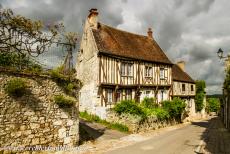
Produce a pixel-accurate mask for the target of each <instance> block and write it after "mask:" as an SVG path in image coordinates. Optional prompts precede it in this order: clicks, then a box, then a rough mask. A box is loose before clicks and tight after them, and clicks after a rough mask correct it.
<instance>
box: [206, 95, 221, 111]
mask: <svg viewBox="0 0 230 154" xmlns="http://www.w3.org/2000/svg"><path fill="white" fill-rule="evenodd" d="M219 109H220V101H219V99H218V98H208V99H207V111H208V112H218V111H219Z"/></svg>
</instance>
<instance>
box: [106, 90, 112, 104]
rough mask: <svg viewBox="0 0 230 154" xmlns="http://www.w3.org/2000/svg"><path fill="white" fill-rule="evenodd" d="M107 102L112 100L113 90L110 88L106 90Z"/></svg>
mask: <svg viewBox="0 0 230 154" xmlns="http://www.w3.org/2000/svg"><path fill="white" fill-rule="evenodd" d="M107 102H108V103H112V102H113V90H112V89H108V90H107Z"/></svg>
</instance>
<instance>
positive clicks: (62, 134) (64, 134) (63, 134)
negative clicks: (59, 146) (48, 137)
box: [58, 128, 66, 138]
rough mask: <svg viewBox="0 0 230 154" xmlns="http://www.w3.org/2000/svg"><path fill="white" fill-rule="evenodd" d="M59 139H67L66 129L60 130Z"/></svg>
mask: <svg viewBox="0 0 230 154" xmlns="http://www.w3.org/2000/svg"><path fill="white" fill-rule="evenodd" d="M58 137H59V138H65V137H66V129H65V128H61V129H59V130H58Z"/></svg>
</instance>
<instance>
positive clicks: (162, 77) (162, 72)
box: [160, 68, 165, 79]
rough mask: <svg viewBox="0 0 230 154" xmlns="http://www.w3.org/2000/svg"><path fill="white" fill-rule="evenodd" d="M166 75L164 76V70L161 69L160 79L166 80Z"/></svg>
mask: <svg viewBox="0 0 230 154" xmlns="http://www.w3.org/2000/svg"><path fill="white" fill-rule="evenodd" d="M164 78H165V74H164V68H160V79H164Z"/></svg>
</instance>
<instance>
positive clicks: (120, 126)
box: [109, 123, 129, 132]
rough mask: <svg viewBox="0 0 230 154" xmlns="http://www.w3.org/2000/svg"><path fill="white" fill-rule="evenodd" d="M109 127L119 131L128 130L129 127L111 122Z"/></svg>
mask: <svg viewBox="0 0 230 154" xmlns="http://www.w3.org/2000/svg"><path fill="white" fill-rule="evenodd" d="M109 128H111V129H116V130H119V131H120V132H128V131H129V128H128V127H127V126H125V125H123V124H119V123H111V124H110V125H109Z"/></svg>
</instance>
